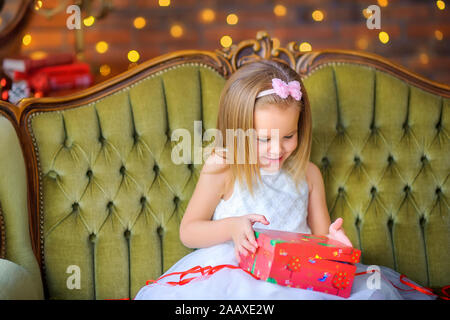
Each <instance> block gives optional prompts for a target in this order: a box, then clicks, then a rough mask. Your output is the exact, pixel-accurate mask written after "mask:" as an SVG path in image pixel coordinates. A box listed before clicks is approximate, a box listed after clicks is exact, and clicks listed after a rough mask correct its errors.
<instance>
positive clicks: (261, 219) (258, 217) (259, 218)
mask: <svg viewBox="0 0 450 320" xmlns="http://www.w3.org/2000/svg"><path fill="white" fill-rule="evenodd" d="M249 218H250V221H251V223H252V224H254V223H255V222H260V223H262V224H265V225H268V224H269V221H267V219H266V217H265V216H263V215H261V214H250V215H249Z"/></svg>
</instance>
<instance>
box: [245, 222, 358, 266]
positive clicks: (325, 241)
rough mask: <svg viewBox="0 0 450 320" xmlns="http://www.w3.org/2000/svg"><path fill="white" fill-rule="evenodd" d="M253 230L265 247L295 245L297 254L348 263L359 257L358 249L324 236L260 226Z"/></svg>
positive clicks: (354, 261) (260, 243)
mask: <svg viewBox="0 0 450 320" xmlns="http://www.w3.org/2000/svg"><path fill="white" fill-rule="evenodd" d="M254 231H255V237H256V238H257V239H258V243H259V245H263V246H265V247H267V248H270V247H272V248H275V247H276V246H277V245H278V244H283V245H282V246H283V247H296V248H297V250H296V252H297V255H300V256H303V257H304V258H309V257H313V258H319V259H327V260H334V261H339V262H348V263H358V262H359V261H360V258H361V251H360V250H358V249H355V248H353V247H349V246H346V245H345V244H343V243H342V242H339V241H336V240H332V239H329V238H328V237H325V236H315V235H311V234H305V233H296V232H287V231H279V230H271V229H260V228H254ZM317 255H320V256H317Z"/></svg>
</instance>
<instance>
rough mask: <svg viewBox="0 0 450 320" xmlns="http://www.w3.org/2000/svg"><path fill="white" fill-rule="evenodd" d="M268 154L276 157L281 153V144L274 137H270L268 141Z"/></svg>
mask: <svg viewBox="0 0 450 320" xmlns="http://www.w3.org/2000/svg"><path fill="white" fill-rule="evenodd" d="M268 151H269V155H273V156H274V157H278V156H279V155H280V153H281V145H280V143H279V142H278V141H276V140H275V139H272V140H271V141H270V145H269V150H268Z"/></svg>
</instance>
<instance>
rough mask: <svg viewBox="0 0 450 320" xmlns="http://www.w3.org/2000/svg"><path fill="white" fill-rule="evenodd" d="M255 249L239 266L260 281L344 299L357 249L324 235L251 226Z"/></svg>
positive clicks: (359, 252)
mask: <svg viewBox="0 0 450 320" xmlns="http://www.w3.org/2000/svg"><path fill="white" fill-rule="evenodd" d="M255 237H256V241H257V243H258V248H257V250H256V252H255V253H250V254H249V255H247V256H244V255H242V254H241V261H240V263H239V266H240V267H241V268H242V269H244V270H247V271H249V272H251V273H252V274H254V275H256V276H257V277H258V278H260V279H261V280H265V281H268V282H273V283H277V284H279V285H283V286H288V287H294V288H301V289H307V290H314V291H320V292H325V293H328V294H334V295H337V296H340V297H344V298H348V297H349V296H350V293H351V290H352V284H353V278H354V276H355V271H356V266H355V265H354V264H355V263H357V262H359V260H360V257H361V251H360V250H358V249H355V248H352V247H349V246H346V245H344V244H343V243H341V242H339V241H335V240H331V239H329V238H328V237H325V236H313V235H311V234H303V233H294V232H285V231H278V230H266V229H257V228H255Z"/></svg>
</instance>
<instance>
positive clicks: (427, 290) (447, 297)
mask: <svg viewBox="0 0 450 320" xmlns="http://www.w3.org/2000/svg"><path fill="white" fill-rule="evenodd" d="M376 271H377V272H380V271H378V270H371V271H365V272H359V273H355V277H356V276H361V275H363V274H367V273H374V272H376ZM380 274H381V276H382V277H383V274H382V273H381V272H380ZM383 279H385V280H387V281H389V282H390V283H391V285H392V286H393V287H394V288H396V289H398V290H401V291H414V290H416V291H419V292H421V293H423V294H426V295H429V296H435V297H438V298H440V299H443V300H450V295H449V294H448V293H447V290H448V289H449V288H450V286H445V287H443V288H442V289H441V291H442V295H438V294H436V293H434V292H433V290H431V289H430V288H426V287H420V286H417V285H415V284H414V283H411V282H409V281H406V280H405V279H408V278H407V277H406V276H405V275H404V274H401V275H400V282H401V283H403V284H404V285H407V286H409V287H411V288H412V289H403V288H400V287H397V286H396V285H395V284H394V283H393V282H392V281H391V280H389V279H386V278H385V277H383ZM408 280H409V279H408Z"/></svg>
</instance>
